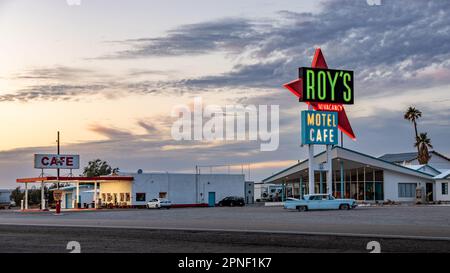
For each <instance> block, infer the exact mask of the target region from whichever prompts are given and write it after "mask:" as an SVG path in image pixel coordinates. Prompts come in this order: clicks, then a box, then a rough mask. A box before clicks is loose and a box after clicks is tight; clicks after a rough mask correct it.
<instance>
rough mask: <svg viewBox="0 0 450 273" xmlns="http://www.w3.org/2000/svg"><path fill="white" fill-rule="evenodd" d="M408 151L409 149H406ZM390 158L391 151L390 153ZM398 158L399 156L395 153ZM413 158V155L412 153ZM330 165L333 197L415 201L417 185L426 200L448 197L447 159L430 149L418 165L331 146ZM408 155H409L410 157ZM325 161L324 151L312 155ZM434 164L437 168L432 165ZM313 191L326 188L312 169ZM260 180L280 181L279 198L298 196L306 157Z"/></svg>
mask: <svg viewBox="0 0 450 273" xmlns="http://www.w3.org/2000/svg"><path fill="white" fill-rule="evenodd" d="M408 154H410V153H408ZM390 156H391V157H390V158H391V159H392V158H393V157H394V155H390ZM397 158H400V157H397ZM416 158H417V157H416ZM331 159H332V166H333V173H332V178H333V179H332V180H333V181H332V192H333V195H334V196H336V197H346V198H354V199H356V200H359V201H368V202H375V201H386V200H392V201H399V202H413V201H416V188H421V189H422V191H423V193H424V194H425V196H426V197H428V201H448V200H449V195H448V179H449V175H450V173H447V174H446V173H445V171H444V170H443V169H442V168H447V167H448V169H450V160H449V159H448V158H446V157H445V156H442V155H440V154H438V153H436V152H433V156H432V160H430V163H429V164H428V165H420V166H418V165H417V164H416V163H417V162H415V161H414V158H412V160H409V161H408V162H409V164H405V160H400V162H398V163H396V162H395V160H393V161H392V162H391V161H390V160H388V159H389V158H388V157H387V156H386V155H385V156H382V157H380V158H376V157H373V156H370V155H367V154H363V153H359V152H356V151H353V150H350V149H346V148H342V147H339V146H335V147H334V148H333V149H332V151H331ZM410 159H411V158H410ZM324 162H326V153H325V152H322V153H319V154H318V155H316V156H315V162H314V163H315V164H321V163H324ZM432 164H434V165H437V166H438V167H439V168H437V167H435V166H433V165H432ZM314 176H315V178H314V181H315V192H316V193H320V192H326V175H325V173H323V172H322V174H321V172H320V171H315V175H314ZM263 182H264V183H275V184H281V185H283V186H284V187H283V198H286V197H290V196H293V197H298V196H300V195H303V194H305V193H308V192H309V189H308V160H304V161H302V162H300V163H298V164H296V165H294V166H291V167H289V168H287V169H285V170H283V171H280V172H278V173H276V174H274V175H272V176H270V177H268V178H266V179H264V180H263Z"/></svg>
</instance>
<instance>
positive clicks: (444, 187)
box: [441, 183, 448, 195]
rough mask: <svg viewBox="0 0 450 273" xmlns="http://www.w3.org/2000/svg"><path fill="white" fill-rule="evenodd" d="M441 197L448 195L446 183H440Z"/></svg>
mask: <svg viewBox="0 0 450 273" xmlns="http://www.w3.org/2000/svg"><path fill="white" fill-rule="evenodd" d="M441 186H442V195H447V194H448V183H442V184H441Z"/></svg>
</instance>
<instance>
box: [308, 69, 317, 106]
mask: <svg viewBox="0 0 450 273" xmlns="http://www.w3.org/2000/svg"><path fill="white" fill-rule="evenodd" d="M314 87H315V86H314V70H311V69H308V70H306V99H308V100H313V99H315V98H316V96H315V94H314Z"/></svg>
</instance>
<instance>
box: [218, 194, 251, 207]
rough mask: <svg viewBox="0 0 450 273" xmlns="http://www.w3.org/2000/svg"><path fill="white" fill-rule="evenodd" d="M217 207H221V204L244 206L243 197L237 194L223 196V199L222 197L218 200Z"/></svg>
mask: <svg viewBox="0 0 450 273" xmlns="http://www.w3.org/2000/svg"><path fill="white" fill-rule="evenodd" d="M218 205H219V207H223V206H229V207H234V206H241V207H243V206H245V201H244V198H243V197H238V196H228V197H225V198H224V199H222V200H221V201H219V203H218Z"/></svg>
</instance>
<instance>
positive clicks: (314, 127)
mask: <svg viewBox="0 0 450 273" xmlns="http://www.w3.org/2000/svg"><path fill="white" fill-rule="evenodd" d="M337 120H338V114H337V113H336V112H323V111H302V118H301V121H302V125H301V126H302V144H303V145H306V144H321V145H336V144H338V126H337Z"/></svg>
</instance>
